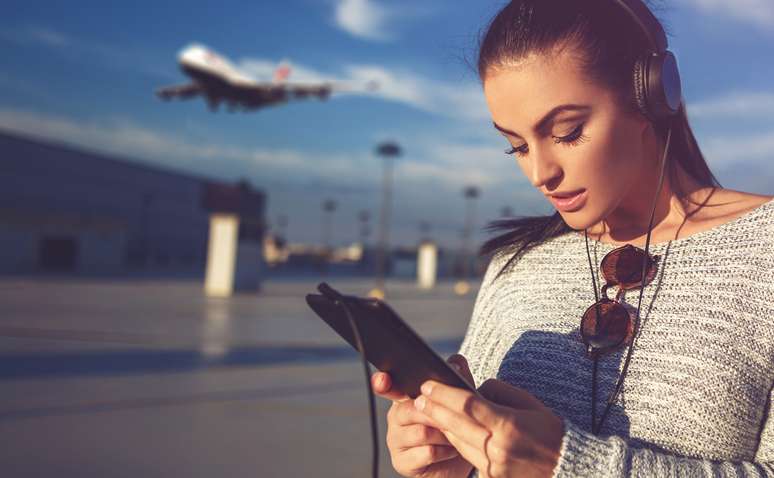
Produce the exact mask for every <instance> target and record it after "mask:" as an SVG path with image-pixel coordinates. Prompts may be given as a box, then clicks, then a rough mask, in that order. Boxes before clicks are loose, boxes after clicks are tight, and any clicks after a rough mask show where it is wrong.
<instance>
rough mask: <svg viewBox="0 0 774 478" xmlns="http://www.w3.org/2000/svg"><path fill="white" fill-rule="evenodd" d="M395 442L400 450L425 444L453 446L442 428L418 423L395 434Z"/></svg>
mask: <svg viewBox="0 0 774 478" xmlns="http://www.w3.org/2000/svg"><path fill="white" fill-rule="evenodd" d="M393 444H394V445H395V446H396V447H397V448H398V449H399V450H406V449H408V448H414V447H417V446H424V445H444V446H451V443H449V440H447V439H446V436H445V435H444V434H443V433H442V432H441V430H439V429H437V428H434V427H429V426H427V425H421V424H418V423H417V424H414V425H408V426H406V427H403V428H401V430H400V433H396V434H395V436H394V439H393Z"/></svg>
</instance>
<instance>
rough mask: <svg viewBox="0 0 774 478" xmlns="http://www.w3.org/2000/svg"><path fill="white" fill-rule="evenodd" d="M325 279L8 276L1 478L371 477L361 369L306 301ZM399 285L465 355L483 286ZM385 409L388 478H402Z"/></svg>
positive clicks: (343, 282) (0, 349) (394, 296)
mask: <svg viewBox="0 0 774 478" xmlns="http://www.w3.org/2000/svg"><path fill="white" fill-rule="evenodd" d="M326 280H327V281H328V282H329V283H330V284H331V285H332V286H334V287H335V288H337V289H339V290H340V291H342V292H344V293H349V294H356V295H364V294H365V293H367V291H368V290H369V289H370V288H372V287H373V281H372V280H371V279H362V278H360V279H353V278H342V279H338V278H332V277H329V278H326ZM317 282H318V280H316V279H314V278H304V279H295V280H294V279H282V280H271V279H267V280H266V281H264V283H263V287H262V290H261V291H260V292H259V293H250V294H247V293H245V294H237V295H235V296H234V297H232V298H229V299H208V298H206V297H205V296H204V294H203V292H202V285H201V283H200V282H197V281H185V280H175V281H163V280H132V281H127V280H95V279H71V278H48V279H18V278H17V279H14V278H5V279H0V476H3V477H9V478H11V477H13V478H15V477H36V478H37V477H132V478H135V477H137V476H142V477H146V478H149V477H177V476H185V477H207V478H211V477H213V476H217V477H248V476H249V477H255V476H283V477H309V476H314V477H368V476H371V434H370V433H371V431H370V424H369V414H368V397H367V389H366V384H365V376H364V372H363V368H362V364H361V362H360V361H359V357H358V356H357V355H356V353H355V352H354V351H353V350H351V348H349V346H348V345H347V344H346V343H344V341H343V340H342V339H341V338H339V336H338V335H336V334H335V333H334V332H333V331H332V330H331V329H330V328H328V326H327V325H326V324H325V323H324V322H322V321H321V320H320V319H319V318H317V316H316V315H315V314H314V313H313V312H312V311H311V310H310V309H309V308H308V306H307V305H306V303H305V301H304V295H305V294H307V293H310V292H314V289H315V286H316V284H317ZM386 289H387V302H388V303H389V304H390V305H391V306H392V307H393V309H395V310H396V311H397V312H398V313H399V314H400V315H401V316H402V317H403V318H404V319H405V320H406V321H407V322H408V323H409V324H410V325H411V326H412V327H413V328H414V329H415V330H417V332H419V333H420V335H422V336H423V337H424V338H425V339H426V340H427V341H428V342H429V343H430V344H431V345H432V346H433V348H434V349H435V350H436V351H437V352H439V353H440V354H441V355H442V356H444V357H447V356H448V355H450V354H452V353H454V352H456V350H457V347H458V346H459V344H460V342H461V340H462V337H463V335H464V333H465V329H466V327H467V323H468V320H469V319H470V314H471V312H472V309H473V302H474V298H475V294H476V287H474V288H473V290H472V291H471V292H469V293H468V295H466V296H463V297H459V296H456V295H455V294H454V293H453V291H452V283H450V282H443V283H440V284H439V285H438V286H437V287H436V288H435V289H433V290H431V291H420V290H418V289H417V288H416V286H415V284H414V283H413V282H410V281H397V280H396V281H388V283H387V288H386ZM377 404H378V408H379V410H378V415H379V418H380V423H379V443H380V452H381V453H380V457H379V463H380V476H383V477H397V476H399V475H397V473H395V471H394V470H393V468H392V466H391V463H390V459H389V453H388V451H387V447H386V444H385V441H384V437H385V430H386V424H385V421H384V418H385V414H386V411H387V408H388V407H389V402H388V401H386V400H383V399H380V398H377Z"/></svg>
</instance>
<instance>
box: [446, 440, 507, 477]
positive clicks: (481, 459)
mask: <svg viewBox="0 0 774 478" xmlns="http://www.w3.org/2000/svg"><path fill="white" fill-rule="evenodd" d="M444 435H445V436H446V439H447V440H449V443H451V444H452V446H453V447H454V449H455V450H457V452H458V453H459V454H460V455H461V456H462V457H463V458H464V459H465V460H467V462H468V463H470V464H471V465H473V467H474V468H476V469H477V470H479V475H480V476H482V477H491V476H492V473H493V472H492V460H491V459H490V458H488V457H487V451H488V452H489V453H492V447H491V445H489V439H487V441H485V442H484V444H483V448H479V447H477V446H473V445H471V444H469V443H468V442H466V441H465V440H463V439H462V438H460V436H459V435H457V434H455V433H454V432H451V431H446V432H444ZM495 453H496V452H495Z"/></svg>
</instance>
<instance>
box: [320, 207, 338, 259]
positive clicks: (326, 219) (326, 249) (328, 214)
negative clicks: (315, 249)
mask: <svg viewBox="0 0 774 478" xmlns="http://www.w3.org/2000/svg"><path fill="white" fill-rule="evenodd" d="M337 206H338V205H337V204H336V201H334V200H333V199H326V200H325V201H323V211H324V214H323V260H324V261H325V262H327V261H328V260H329V259H330V255H331V251H330V249H331V246H330V243H331V222H332V221H333V212H334V211H335V210H336V207H337Z"/></svg>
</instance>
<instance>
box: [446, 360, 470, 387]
mask: <svg viewBox="0 0 774 478" xmlns="http://www.w3.org/2000/svg"><path fill="white" fill-rule="evenodd" d="M446 361H447V362H449V363H450V364H452V366H454V368H455V370H457V372H459V374H460V375H462V378H464V379H465V381H466V382H468V384H469V385H470V386H471V387H473V388H475V387H476V381H475V380H474V379H473V374H472V373H470V367H469V366H468V361H467V359H466V358H465V356H464V355H461V354H454V355H452V356H451V357H449V358H448V359H447V360H446Z"/></svg>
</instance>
